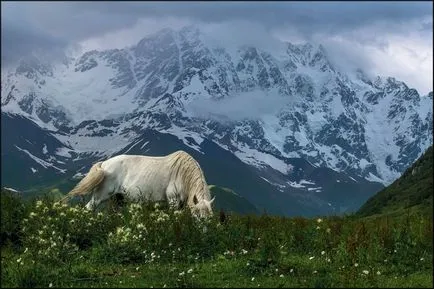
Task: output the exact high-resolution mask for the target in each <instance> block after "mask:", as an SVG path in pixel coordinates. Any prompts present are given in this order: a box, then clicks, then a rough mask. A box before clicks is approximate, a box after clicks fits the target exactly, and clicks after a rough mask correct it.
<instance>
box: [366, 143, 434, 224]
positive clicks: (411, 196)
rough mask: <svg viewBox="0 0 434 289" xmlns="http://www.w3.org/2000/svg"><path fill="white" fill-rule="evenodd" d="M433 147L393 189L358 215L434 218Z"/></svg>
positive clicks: (373, 201) (390, 187)
mask: <svg viewBox="0 0 434 289" xmlns="http://www.w3.org/2000/svg"><path fill="white" fill-rule="evenodd" d="M432 205H433V147H432V146H431V147H429V148H428V149H427V150H426V152H425V153H424V154H423V155H422V156H421V157H420V158H419V159H418V160H417V161H416V162H415V163H414V164H413V165H412V166H411V167H410V168H408V169H407V170H406V171H405V172H404V174H403V175H402V176H401V177H400V178H399V179H397V180H396V181H395V182H393V183H392V184H391V185H390V186H388V187H387V188H385V189H383V190H382V191H380V192H378V193H377V194H376V195H375V196H373V197H371V198H370V199H369V200H368V201H367V202H366V203H365V204H364V205H363V206H362V207H361V208H360V210H359V211H358V215H360V216H370V215H375V214H397V215H399V214H403V213H404V212H405V211H406V210H408V209H410V210H412V211H424V212H425V213H431V214H432Z"/></svg>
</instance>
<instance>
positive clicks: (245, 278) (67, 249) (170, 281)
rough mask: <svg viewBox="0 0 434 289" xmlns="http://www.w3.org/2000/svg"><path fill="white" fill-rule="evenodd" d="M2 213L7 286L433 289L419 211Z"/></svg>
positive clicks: (21, 209) (40, 208)
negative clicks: (207, 215) (363, 214)
mask: <svg viewBox="0 0 434 289" xmlns="http://www.w3.org/2000/svg"><path fill="white" fill-rule="evenodd" d="M1 209H2V210H1V214H2V215H1V217H2V218H1V225H2V226H1V253H2V261H1V262H2V263H1V265H2V266H1V287H47V286H49V285H50V284H52V286H53V287H151V286H152V287H164V285H166V287H255V288H258V287H432V286H433V275H432V269H433V268H432V267H433V265H432V257H433V250H432V249H433V234H432V233H433V220H432V216H431V215H426V214H425V215H424V214H420V213H417V212H415V213H413V214H407V215H403V216H401V217H400V218H394V217H391V216H377V217H375V218H363V219H361V218H356V217H355V216H344V217H326V218H321V219H306V218H285V217H274V216H267V215H261V216H257V215H250V216H241V215H236V214H227V215H225V216H224V217H223V216H222V215H220V214H218V213H217V214H216V215H215V216H214V217H213V218H211V219H210V220H208V221H206V222H198V221H197V220H196V219H194V218H193V217H192V216H191V214H190V213H189V211H188V210H185V211H182V212H175V211H172V210H169V209H168V208H165V207H164V206H162V207H158V208H155V205H154V204H150V203H142V204H128V203H127V204H126V205H124V206H123V207H121V208H119V207H117V206H115V205H114V204H112V203H109V204H108V205H107V206H106V207H104V208H103V209H102V210H101V211H98V212H88V211H86V210H84V209H83V208H82V207H80V206H78V205H75V206H69V207H68V206H65V207H64V206H62V205H59V204H57V203H55V202H54V201H53V200H52V198H48V197H47V198H45V199H43V200H42V201H40V202H38V201H37V200H22V199H20V197H18V196H16V195H14V194H11V193H10V192H9V193H8V192H2V198H1ZM364 271H365V272H364ZM377 272H378V273H377Z"/></svg>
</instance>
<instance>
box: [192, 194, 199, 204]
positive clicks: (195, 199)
mask: <svg viewBox="0 0 434 289" xmlns="http://www.w3.org/2000/svg"><path fill="white" fill-rule="evenodd" d="M193 203H194V204H195V205H197V203H199V201H198V200H197V198H196V195H194V196H193Z"/></svg>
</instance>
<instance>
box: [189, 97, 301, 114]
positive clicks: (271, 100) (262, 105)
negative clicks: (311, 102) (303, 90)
mask: <svg viewBox="0 0 434 289" xmlns="http://www.w3.org/2000/svg"><path fill="white" fill-rule="evenodd" d="M293 101H295V99H294V100H293ZM293 101H292V100H290V99H288V97H287V96H282V95H280V94H278V93H275V92H266V91H251V92H243V93H239V94H236V95H231V96H230V97H227V98H224V99H221V100H218V101H216V100H212V99H203V98H202V99H197V100H195V101H193V102H191V103H189V104H188V105H187V106H188V109H189V110H190V111H192V112H193V114H194V115H195V116H196V117H199V118H205V119H208V118H214V119H217V120H220V121H224V120H227V121H238V120H243V119H257V118H258V117H259V116H263V115H270V114H274V113H276V112H278V111H279V110H281V109H282V108H283V107H284V106H288V105H292V104H293ZM246 103H250V104H254V105H249V106H248V109H247V107H246Z"/></svg>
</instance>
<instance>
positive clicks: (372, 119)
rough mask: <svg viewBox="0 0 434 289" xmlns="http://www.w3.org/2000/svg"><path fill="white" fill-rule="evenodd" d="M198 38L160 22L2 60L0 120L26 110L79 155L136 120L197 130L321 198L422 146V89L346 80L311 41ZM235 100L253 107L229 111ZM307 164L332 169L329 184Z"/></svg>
mask: <svg viewBox="0 0 434 289" xmlns="http://www.w3.org/2000/svg"><path fill="white" fill-rule="evenodd" d="M205 36H206V37H205ZM209 37H210V36H209V35H204V34H203V33H202V32H201V31H200V30H198V29H196V28H194V27H186V28H184V29H181V30H180V31H172V30H169V29H165V30H162V31H160V32H159V33H156V34H155V35H153V36H150V37H147V38H144V39H142V40H141V41H139V43H137V45H135V46H132V47H129V48H125V49H114V50H107V51H95V50H94V51H89V52H86V53H84V54H82V55H81V56H79V57H77V58H75V59H73V58H70V59H67V61H65V62H64V63H62V64H50V65H48V64H44V63H41V62H40V61H38V59H36V58H33V59H30V60H26V61H22V62H21V63H20V64H19V65H17V66H16V67H15V68H13V69H10V70H8V71H6V70H5V71H3V70H2V87H1V89H2V102H1V105H2V118H3V115H4V114H3V113H8V114H10V115H11V114H19V115H21V116H23V117H26V118H28V119H31V120H33V121H34V122H35V123H36V124H37V125H39V127H41V128H43V129H48V130H49V131H50V133H51V136H52V137H54V138H56V139H57V140H58V141H59V142H60V143H61V144H63V145H64V146H65V147H68V149H70V150H71V152H73V153H74V154H75V158H76V159H77V160H83V161H84V159H86V158H89V156H93V157H94V158H105V157H107V156H110V155H112V154H116V153H118V152H119V151H121V150H123V149H124V148H126V147H128V146H129V145H133V144H134V143H137V141H138V139H137V138H139V137H140V135H141V134H142V132H143V131H144V130H146V129H153V130H156V131H159V132H163V133H169V134H172V135H175V136H176V137H177V138H178V139H180V140H182V142H183V143H184V144H185V145H186V146H188V147H190V148H192V149H194V150H197V151H200V145H201V142H203V141H204V140H209V141H212V142H214V143H216V144H218V145H219V146H220V147H221V148H222V149H225V150H228V151H230V152H231V153H232V154H233V155H235V156H236V157H238V158H239V159H240V160H242V161H243V162H244V163H246V164H248V165H249V166H250V167H251V169H252V170H254V171H255V172H256V173H257V174H258V175H259V176H260V177H262V178H264V180H266V181H267V182H269V183H271V184H272V185H273V186H274V187H275V188H276V189H278V190H280V191H287V190H293V189H296V190H301V191H304V192H305V193H306V194H305V195H304V197H306V196H307V195H315V196H319V195H321V194H325V190H326V189H325V187H328V189H327V190H328V191H327V194H326V195H327V197H324V196H322V197H321V198H322V200H323V201H324V200H327V201H325V202H326V203H328V201H330V195H333V193H332V192H333V191H335V192H336V191H340V190H341V191H342V190H344V189H334V187H336V188H338V187H339V186H340V185H341V183H340V181H341V179H343V178H346V179H350V180H351V181H350V182H353V180H354V182H356V183H358V184H360V185H362V184H372V183H373V182H378V183H381V184H383V185H387V184H390V183H391V182H392V181H394V180H395V179H396V178H398V177H399V176H400V174H401V173H403V172H404V170H405V169H406V168H407V167H408V166H410V165H411V164H412V163H413V162H414V161H415V160H416V159H417V158H418V157H419V156H420V155H421V154H422V152H423V151H424V150H425V149H426V148H427V147H428V146H430V145H431V144H432V123H433V122H432V120H433V117H432V101H433V99H432V92H431V93H429V94H428V95H427V96H420V95H419V94H418V92H417V91H416V90H415V89H412V88H409V87H407V85H406V84H405V83H403V82H400V81H398V80H396V79H394V78H390V77H389V78H383V77H377V78H376V79H370V78H369V77H368V76H366V75H365V74H364V73H363V71H361V70H359V71H358V72H357V76H356V77H354V78H350V77H348V76H346V75H344V74H342V73H341V72H339V71H338V70H337V69H336V68H335V67H334V66H333V64H332V63H331V62H330V61H329V60H328V57H327V52H326V50H325V49H324V48H323V47H322V46H321V45H320V46H319V47H314V46H312V45H310V44H306V45H293V44H290V43H282V47H283V48H282V49H280V51H265V50H261V49H259V48H257V47H252V46H242V47H239V48H238V50H237V51H235V52H234V51H229V50H228V49H226V47H225V46H224V43H223V44H221V45H219V46H217V45H214V44H211V42H209V41H208V40H207V39H209ZM239 100H242V101H239ZM240 103H241V104H243V106H244V108H245V109H244V110H245V111H249V110H250V111H253V112H256V111H257V112H258V113H257V114H253V113H250V114H245V113H243V112H242V110H240V109H239V110H238V111H239V112H240V113H237V111H236V110H234V107H240ZM198 104H202V108H204V109H203V110H198V109H197V106H198ZM235 104H237V105H235ZM244 115H248V117H242V116H244ZM15 145H17V146H18V147H22V146H20V144H19V143H18V144H15ZM29 152H30V153H32V154H34V155H37V153H36V152H32V151H29ZM2 153H3V152H2ZM51 157H52V158H56V155H52V156H51ZM61 161H62V162H64V163H65V167H64V168H62V169H66V170H67V171H71V170H72V171H73V172H74V173H75V171H74V170H75V169H76V168H75V167H74V166H72V167H71V166H69V165H66V164H67V163H68V161H65V160H61ZM69 163H71V162H69ZM324 170H327V172H328V173H324ZM313 171H317V172H318V176H317V177H314V176H313V175H311V173H312V172H313ZM319 172H322V174H325V175H334V177H333V178H332V182H333V184H331V183H330V180H324V178H322V177H321V176H320V173H319ZM343 176H344V177H343ZM314 178H316V181H315V180H314ZM338 181H339V182H338ZM326 183H327V184H326ZM377 189H378V187H376V189H375V190H377ZM372 190H374V189H371V191H370V194H372V193H374V191H372ZM345 194H346V195H347V196H346V197H347V198H349V199H351V198H355V199H357V197H356V196H354V195H353V194H355V193H353V192H346V193H345ZM337 195H339V196H341V194H337ZM348 195H349V196H348ZM341 197H342V196H341ZM338 199H339V198H338ZM334 201H335V200H334Z"/></svg>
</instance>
